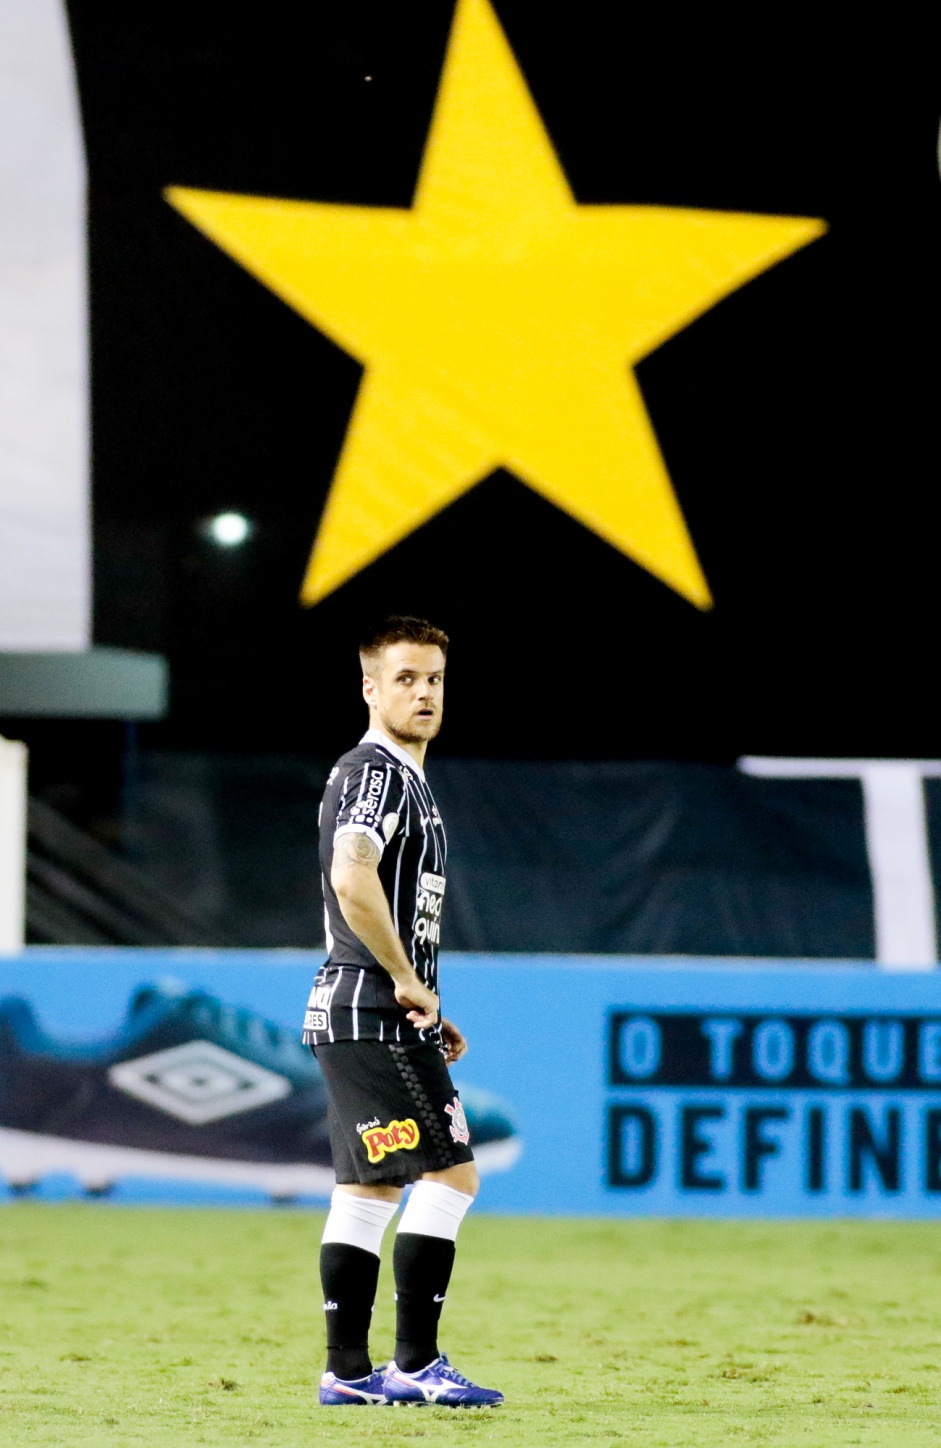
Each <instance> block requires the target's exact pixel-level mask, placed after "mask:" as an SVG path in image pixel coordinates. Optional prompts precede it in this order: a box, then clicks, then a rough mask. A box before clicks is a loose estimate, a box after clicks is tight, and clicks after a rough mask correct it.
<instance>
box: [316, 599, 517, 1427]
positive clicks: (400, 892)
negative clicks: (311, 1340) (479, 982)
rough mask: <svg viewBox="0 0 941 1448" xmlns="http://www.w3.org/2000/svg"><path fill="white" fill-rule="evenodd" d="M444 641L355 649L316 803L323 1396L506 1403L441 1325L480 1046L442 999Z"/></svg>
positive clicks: (410, 627) (378, 639)
mask: <svg viewBox="0 0 941 1448" xmlns="http://www.w3.org/2000/svg"><path fill="white" fill-rule="evenodd" d="M447 648H448V638H447V635H446V634H444V633H442V631H441V630H440V629H438V628H434V627H433V625H431V624H430V623H426V622H425V621H424V619H417V618H398V617H395V618H390V619H387V620H386V622H385V623H384V624H383V625H382V626H381V627H380V628H379V629H377V630H376V631H375V632H373V633H372V634H370V635H369V637H368V638H366V639H365V640H364V642H363V643H362V645H361V646H360V661H361V663H362V666H363V697H364V698H365V700H366V703H367V705H368V706H369V729H368V730H367V732H366V734H364V736H363V738H362V739H361V740H360V742H359V744H358V745H357V746H356V748H355V749H352V750H350V752H349V753H348V754H344V756H343V758H342V759H341V760H340V761H339V763H338V764H337V765H336V767H335V768H334V769H333V770H332V771H331V774H330V778H329V779H328V781H327V788H326V791H325V793H324V797H323V804H322V805H321V812H320V861H321V869H322V871H323V893H324V902H325V907H326V910H325V913H326V931H327V950H328V952H329V960H328V961H327V963H326V965H324V967H323V968H322V969H321V971H320V972H319V974H318V975H317V979H316V981H315V982H314V988H313V990H312V992H311V996H310V1000H309V1002H308V1007H307V1014H306V1016H305V1019H304V1040H305V1042H306V1043H307V1044H308V1045H310V1046H312V1047H313V1049H314V1052H315V1054H316V1056H317V1061H318V1063H319V1065H320V1068H321V1070H322V1072H323V1076H324V1080H325V1081H326V1084H327V1091H328V1093H329V1097H330V1141H331V1146H332V1150H333V1163H334V1167H335V1170H336V1178H337V1187H336V1189H335V1191H334V1193H333V1198H332V1201H331V1206H330V1214H329V1216H328V1217H327V1225H326V1227H325V1228H324V1234H323V1244H322V1246H321V1252H320V1275H321V1281H322V1284H323V1292H324V1299H325V1300H324V1310H325V1312H326V1315H327V1370H326V1372H325V1373H324V1376H323V1378H322V1380H321V1384H320V1401H321V1403H322V1404H323V1405H325V1406H329V1407H334V1406H341V1405H359V1406H368V1405H376V1406H378V1405H381V1404H386V1403H417V1404H420V1403H439V1404H443V1405H446V1406H450V1407H495V1406H496V1405H497V1404H498V1403H502V1401H503V1394H502V1393H499V1392H496V1391H495V1390H493V1389H490V1388H480V1387H477V1386H476V1384H474V1383H471V1382H469V1381H468V1380H467V1379H466V1378H464V1377H462V1376H461V1374H460V1373H458V1372H457V1371H456V1370H455V1369H454V1368H452V1367H451V1366H450V1364H449V1363H448V1360H447V1358H446V1357H444V1356H443V1355H442V1354H439V1352H438V1342H437V1329H438V1319H439V1317H440V1315H441V1304H442V1303H443V1302H444V1299H445V1294H446V1292H447V1287H448V1281H449V1279H450V1276H451V1268H452V1266H453V1264H454V1252H455V1245H454V1244H455V1241H456V1239H457V1233H458V1228H459V1227H460V1224H461V1220H462V1218H463V1216H464V1214H465V1212H466V1211H467V1209H468V1207H469V1206H470V1205H471V1202H472V1201H473V1200H474V1197H475V1195H476V1192H477V1187H478V1178H477V1171H476V1168H475V1167H474V1154H473V1152H472V1151H471V1149H470V1145H469V1141H470V1137H469V1133H468V1130H467V1122H466V1119H465V1116H464V1108H463V1107H462V1105H461V1102H460V1097H459V1096H458V1093H457V1092H456V1091H455V1089H454V1084H453V1082H452V1081H451V1077H450V1073H449V1071H448V1066H449V1065H452V1064H453V1063H454V1062H455V1061H459V1060H460V1058H461V1057H462V1056H463V1055H464V1053H465V1051H466V1050H467V1042H466V1041H465V1040H464V1037H463V1036H462V1035H461V1033H460V1031H459V1030H458V1029H457V1027H456V1026H454V1025H452V1024H451V1022H450V1021H447V1020H444V1019H443V1017H442V1016H441V1015H440V1013H439V1010H438V942H439V940H440V936H441V906H442V903H443V900H444V887H445V861H446V853H447V842H446V839H445V833H444V826H443V825H442V823H441V818H440V816H439V814H438V809H437V806H436V804H435V802H434V798H433V797H432V793H431V790H430V789H429V788H428V784H427V782H426V780H425V774H424V770H423V768H422V766H423V764H424V760H425V750H426V748H427V746H428V741H429V740H431V739H434V737H435V735H436V734H437V733H438V730H439V729H440V728H441V714H442V705H443V700H444V666H445V658H446V654H447ZM410 1182H414V1183H415V1185H414V1187H413V1188H412V1193H411V1196H410V1197H409V1200H408V1203H407V1205H406V1207H405V1211H404V1212H403V1213H402V1218H401V1220H400V1222H399V1228H398V1232H397V1233H396V1238H395V1251H394V1254H393V1269H394V1273H395V1287H396V1339H395V1359H394V1361H392V1362H390V1363H389V1365H388V1367H387V1368H385V1369H384V1370H379V1371H374V1370H373V1364H372V1360H371V1358H370V1356H369V1347H368V1336H369V1320H370V1316H371V1314H372V1309H373V1303H374V1301H375V1297H376V1286H377V1283H378V1279H379V1253H380V1249H381V1246H382V1236H383V1233H384V1231H385V1229H386V1227H387V1226H388V1224H389V1222H390V1221H391V1220H392V1218H393V1217H394V1215H395V1213H396V1210H397V1208H398V1205H399V1201H400V1199H401V1196H402V1189H403V1187H405V1186H406V1185H407V1184H408V1183H410Z"/></svg>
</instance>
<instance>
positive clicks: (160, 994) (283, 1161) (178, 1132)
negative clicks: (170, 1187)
mask: <svg viewBox="0 0 941 1448" xmlns="http://www.w3.org/2000/svg"><path fill="white" fill-rule="evenodd" d="M462 1096H463V1100H464V1104H465V1107H466V1111H467V1118H468V1126H469V1128H470V1133H471V1140H472V1141H473V1143H474V1149H475V1156H476V1158H477V1163H478V1167H479V1168H480V1170H481V1171H488V1170H490V1171H499V1170H505V1169H506V1168H507V1167H509V1166H512V1164H513V1162H514V1161H515V1160H516V1157H517V1156H518V1155H519V1151H520V1141H519V1138H518V1137H517V1136H516V1132H515V1128H514V1126H513V1123H512V1122H511V1120H510V1118H509V1116H508V1114H507V1112H506V1109H505V1107H504V1106H503V1103H502V1102H500V1101H499V1100H498V1099H497V1098H495V1097H493V1096H491V1095H490V1094H489V1093H487V1092H484V1091H478V1090H476V1089H475V1088H473V1087H470V1088H465V1090H464V1091H463V1093H462ZM56 1172H65V1173H69V1174H71V1175H73V1176H75V1177H77V1178H78V1180H79V1182H80V1183H81V1184H82V1186H83V1187H84V1188H85V1190H86V1191H88V1192H94V1193H101V1192H105V1191H108V1190H109V1189H110V1188H111V1187H113V1186H114V1185H115V1184H116V1183H117V1182H118V1181H120V1180H121V1179H122V1178H124V1177H156V1178H163V1179H168V1178H169V1179H176V1180H178V1181H194V1182H206V1183H215V1184H218V1185H222V1186H232V1187H249V1188H255V1189H256V1190H261V1191H265V1192H268V1193H270V1194H271V1196H273V1197H275V1198H277V1199H280V1200H288V1199H290V1198H292V1197H297V1196H328V1195H329V1193H330V1192H331V1190H332V1189H333V1185H334V1176H333V1168H332V1165H331V1158H330V1142H329V1138H328V1133H327V1093H326V1087H325V1086H324V1082H323V1077H322V1076H321V1074H320V1068H319V1066H318V1065H317V1062H316V1060H315V1059H314V1056H313V1055H312V1053H311V1051H310V1049H309V1048H308V1047H307V1046H304V1045H302V1044H301V1042H300V1040H299V1039H298V1036H297V1034H296V1033H295V1032H294V1031H291V1030H285V1029H284V1028H283V1027H281V1026H277V1025H274V1024H273V1023H272V1022H271V1021H267V1020H265V1019H264V1018H263V1017H261V1016H259V1015H256V1014H255V1013H254V1012H252V1011H248V1010H242V1009H239V1008H238V1007H236V1006H232V1005H229V1004H227V1003H226V1002H224V1001H221V1000H219V999H217V998H216V997H215V996H211V995H208V994H207V993H206V992H205V991H200V990H186V989H184V988H182V987H176V986H172V985H160V986H154V985H144V986H140V987H139V988H138V989H137V990H136V991H135V992H134V994H133V996H132V998H131V1001H130V1004H129V1006H128V1010H127V1016H126V1018H125V1020H124V1022H123V1024H122V1025H121V1026H120V1028H119V1029H118V1030H117V1031H116V1032H115V1033H114V1034H113V1035H111V1036H109V1037H107V1038H105V1039H103V1040H101V1041H99V1042H97V1043H92V1044H89V1045H81V1046H76V1045H73V1044H71V1043H67V1042H64V1041H60V1040H57V1039H55V1038H54V1037H52V1036H49V1035H47V1034H46V1032H44V1031H43V1030H42V1028H41V1026H40V1025H39V1023H38V1021H37V1020H36V1017H35V1014H34V1012H33V1009H32V1007H31V1006H30V1005H29V1003H28V1002H27V1001H25V1000H22V999H19V998H16V997H7V999H5V1000H4V1001H2V1002H0V1176H2V1177H4V1178H5V1179H6V1181H7V1183H8V1185H9V1186H10V1187H11V1188H12V1189H14V1190H16V1189H25V1188H28V1187H30V1186H33V1185H35V1183H36V1182H38V1181H39V1180H41V1178H42V1177H44V1176H47V1175H50V1174H52V1173H56Z"/></svg>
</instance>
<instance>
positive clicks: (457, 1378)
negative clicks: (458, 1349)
mask: <svg viewBox="0 0 941 1448" xmlns="http://www.w3.org/2000/svg"><path fill="white" fill-rule="evenodd" d="M441 1361H442V1363H443V1364H444V1366H443V1367H442V1368H441V1369H440V1370H439V1371H440V1375H441V1377H443V1378H447V1380H448V1382H450V1383H456V1384H457V1386H458V1387H459V1388H472V1387H473V1386H474V1384H473V1383H472V1382H471V1380H470V1378H465V1376H464V1374H463V1373H459V1372H458V1370H457V1368H452V1366H451V1364H450V1363H449V1362H448V1360H447V1358H446V1356H445V1355H444V1353H442V1354H441Z"/></svg>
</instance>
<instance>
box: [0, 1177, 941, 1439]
mask: <svg viewBox="0 0 941 1448" xmlns="http://www.w3.org/2000/svg"><path fill="white" fill-rule="evenodd" d="M321 1220H322V1219H321V1218H319V1217H317V1216H312V1215H307V1214H304V1213H300V1212H297V1213H294V1212H290V1213H284V1214H279V1213H277V1212H247V1211H246V1212H235V1211H233V1212H224V1211H208V1210H207V1211H159V1210H146V1209H141V1210H134V1209H125V1208H108V1207H101V1206H95V1205H91V1204H89V1205H88V1206H84V1205H65V1206H58V1205H48V1206H44V1205H40V1204H32V1203H28V1202H20V1203H15V1204H13V1205H10V1206H7V1207H6V1208H4V1209H2V1210H0V1441H2V1442H3V1443H10V1444H15V1445H19V1444H21V1443H23V1444H25V1443H69V1444H73V1443H74V1444H91V1443H95V1444H116V1445H117V1444H147V1445H154V1448H158V1445H159V1448H164V1445H174V1448H178V1445H189V1444H197V1443H209V1444H236V1443H246V1444H249V1443H250V1444H255V1443H258V1444H269V1445H272V1448H275V1445H285V1448H288V1445H290V1448H294V1445H298V1448H299V1445H302V1444H303V1445H309V1444H318V1445H319V1444H344V1443H345V1444H352V1445H355V1444H358V1443H360V1442H364V1441H365V1442H371V1443H375V1444H377V1445H378V1444H396V1443H399V1442H402V1443H409V1442H410V1441H411V1440H412V1439H416V1438H426V1439H428V1440H430V1441H432V1442H434V1443H436V1444H437V1443H455V1442H456V1443H463V1444H468V1443H470V1442H472V1441H479V1442H481V1443H486V1444H507V1445H510V1444H512V1445H529V1444H532V1445H540V1448H542V1445H563V1444H564V1445H568V1444H587V1443H591V1444H601V1445H604V1444H611V1445H618V1448H620V1445H622V1444H627V1443H631V1444H638V1445H644V1448H646V1445H651V1448H653V1445H658V1448H659V1445H663V1448H686V1445H696V1448H704V1445H712V1444H716V1445H718V1444H728V1443H730V1442H731V1443H739V1442H741V1443H769V1444H808V1445H813V1448H829V1445H839V1448H845V1445H849V1444H856V1443H859V1444H873V1445H875V1444H880V1445H881V1444H900V1445H906V1448H919V1445H922V1444H924V1445H928V1444H931V1445H936V1444H937V1443H938V1440H939V1436H941V1226H935V1225H932V1224H925V1223H915V1224H907V1223H888V1222H881V1223H832V1224H826V1223H813V1224H798V1223H773V1224H772V1223H730V1222H656V1221H649V1222H648V1221H620V1222H609V1221H605V1222H602V1221H588V1220H585V1221H578V1220H569V1221H560V1220H552V1219H546V1220H540V1219H529V1220H523V1219H507V1218H486V1217H484V1216H479V1217H477V1218H476V1219H474V1218H473V1217H471V1218H469V1219H468V1221H467V1223H466V1224H465V1226H464V1229H463V1232H462V1238H461V1251H460V1252H459V1254H458V1268H457V1271H456V1274H455V1281H454V1283H453V1286H452V1291H451V1295H450V1299H449V1302H448V1306H447V1308H446V1313H445V1333H444V1338H443V1345H444V1346H445V1347H446V1348H447V1349H448V1350H449V1351H450V1353H451V1355H452V1357H453V1358H454V1359H455V1361H456V1362H457V1364H458V1365H459V1366H460V1367H462V1368H463V1369H464V1370H465V1371H467V1372H468V1373H469V1374H470V1375H471V1376H475V1377H477V1379H478V1381H482V1382H484V1383H487V1384H490V1385H493V1386H498V1387H501V1388H503V1389H504V1391H505V1392H506V1395H507V1405H506V1407H504V1408H503V1409H500V1410H498V1411H497V1412H493V1413H489V1414H488V1413H455V1412H454V1411H449V1410H448V1409H444V1408H429V1409H424V1410H420V1411H413V1412H408V1411H402V1410H392V1409H378V1410H375V1411H372V1410H355V1409H340V1410H333V1411H329V1410H322V1409H319V1408H318V1407H317V1406H316V1382H317V1379H318V1377H319V1374H320V1369H321V1353H322V1343H323V1326H322V1310H321V1305H320V1297H319V1290H318V1285H317V1244H318V1237H319V1228H320V1224H321ZM392 1320H393V1319H392V1301H391V1282H390V1280H389V1278H388V1277H387V1276H385V1277H384V1279H383V1283H382V1286H381V1288H380V1302H379V1305H378V1306H377V1309H376V1316H375V1333H374V1345H375V1349H376V1350H377V1352H386V1353H387V1352H388V1351H389V1348H390V1344H391V1340H392Z"/></svg>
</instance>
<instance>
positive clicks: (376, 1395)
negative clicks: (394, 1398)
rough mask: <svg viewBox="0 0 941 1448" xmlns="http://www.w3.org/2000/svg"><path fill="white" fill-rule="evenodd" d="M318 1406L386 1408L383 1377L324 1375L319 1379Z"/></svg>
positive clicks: (372, 1375) (376, 1373)
mask: <svg viewBox="0 0 941 1448" xmlns="http://www.w3.org/2000/svg"><path fill="white" fill-rule="evenodd" d="M320 1406H321V1407H322V1408H385V1407H387V1406H388V1404H387V1400H386V1395H385V1389H384V1387H383V1375H382V1373H381V1372H375V1373H370V1374H369V1377H368V1378H354V1379H353V1380H352V1381H351V1382H349V1381H347V1379H346V1378H338V1377H337V1376H336V1374H335V1373H324V1375H323V1377H322V1378H321V1379H320Z"/></svg>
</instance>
